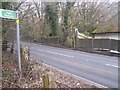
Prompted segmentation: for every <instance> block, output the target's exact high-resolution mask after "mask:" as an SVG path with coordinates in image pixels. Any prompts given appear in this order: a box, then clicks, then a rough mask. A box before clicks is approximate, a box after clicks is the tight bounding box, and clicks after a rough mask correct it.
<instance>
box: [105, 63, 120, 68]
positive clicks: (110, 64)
mask: <svg viewBox="0 0 120 90" xmlns="http://www.w3.org/2000/svg"><path fill="white" fill-rule="evenodd" d="M105 65H107V66H111V67H116V68H120V67H118V66H116V65H111V64H105Z"/></svg>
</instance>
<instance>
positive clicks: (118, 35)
mask: <svg viewBox="0 0 120 90" xmlns="http://www.w3.org/2000/svg"><path fill="white" fill-rule="evenodd" d="M93 38H95V39H102V38H104V39H105V38H106V39H115V40H120V32H101V33H93Z"/></svg>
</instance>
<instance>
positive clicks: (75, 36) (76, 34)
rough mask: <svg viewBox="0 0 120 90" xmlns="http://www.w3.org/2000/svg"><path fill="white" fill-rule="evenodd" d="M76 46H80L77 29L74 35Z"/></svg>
mask: <svg viewBox="0 0 120 90" xmlns="http://www.w3.org/2000/svg"><path fill="white" fill-rule="evenodd" d="M74 39H75V40H74V43H75V44H74V47H75V48H78V33H77V31H76V30H75V35H74Z"/></svg>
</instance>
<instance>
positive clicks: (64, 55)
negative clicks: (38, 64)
mask: <svg viewBox="0 0 120 90" xmlns="http://www.w3.org/2000/svg"><path fill="white" fill-rule="evenodd" d="M37 50H40V51H44V52H48V53H52V54H56V55H60V56H65V57H70V58H74V56H70V55H67V54H62V53H57V52H52V51H46V50H43V49H37Z"/></svg>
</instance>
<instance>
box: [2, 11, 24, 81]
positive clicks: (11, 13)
mask: <svg viewBox="0 0 120 90" xmlns="http://www.w3.org/2000/svg"><path fill="white" fill-rule="evenodd" d="M0 18H8V19H15V20H16V25H17V49H18V66H19V71H18V74H19V80H20V79H21V76H22V75H21V73H22V71H21V55H20V30H19V13H18V11H11V10H5V9H0Z"/></svg>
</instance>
